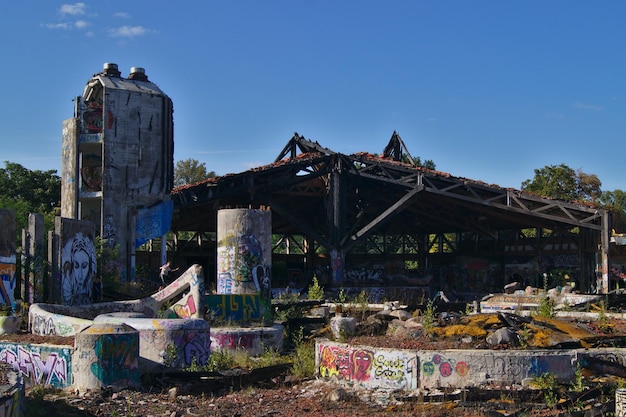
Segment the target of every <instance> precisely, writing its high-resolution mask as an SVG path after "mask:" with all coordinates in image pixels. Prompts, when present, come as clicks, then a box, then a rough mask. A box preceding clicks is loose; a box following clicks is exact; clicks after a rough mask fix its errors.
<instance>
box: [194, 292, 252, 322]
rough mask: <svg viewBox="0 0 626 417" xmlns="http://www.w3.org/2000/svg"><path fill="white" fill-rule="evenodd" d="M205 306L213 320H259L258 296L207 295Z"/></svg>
mask: <svg viewBox="0 0 626 417" xmlns="http://www.w3.org/2000/svg"><path fill="white" fill-rule="evenodd" d="M205 304H206V306H207V308H208V310H209V312H210V313H209V314H210V315H211V318H212V319H214V320H235V321H249V320H256V319H260V318H261V297H260V296H259V294H222V295H208V296H206V298H205Z"/></svg>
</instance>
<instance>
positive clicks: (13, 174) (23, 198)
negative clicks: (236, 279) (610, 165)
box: [0, 157, 626, 233]
mask: <svg viewBox="0 0 626 417" xmlns="http://www.w3.org/2000/svg"><path fill="white" fill-rule="evenodd" d="M413 159H414V162H415V164H416V165H418V166H423V167H425V168H429V169H435V164H434V162H433V161H431V160H426V161H424V162H422V161H421V160H420V159H419V157H416V158H413ZM215 176H216V174H215V172H214V171H208V170H207V167H206V164H205V163H204V162H202V163H201V162H199V161H197V160H196V159H192V158H190V159H185V160H180V161H177V162H176V164H175V167H174V186H175V187H178V186H181V185H185V184H194V183H197V182H200V181H204V180H206V179H207V178H211V177H215ZM521 191H525V192H528V193H532V194H534V195H537V196H541V197H549V198H554V199H559V200H564V201H568V202H574V203H580V204H585V205H592V206H594V207H598V208H603V209H606V210H609V211H611V212H612V214H613V224H612V228H613V229H614V230H616V231H617V232H620V233H621V232H626V192H624V191H623V190H613V191H602V182H601V181H600V179H599V178H598V176H597V175H595V174H588V173H585V172H583V171H582V170H580V169H579V170H574V169H572V168H570V167H569V166H567V165H566V164H560V165H549V166H545V167H543V168H538V169H535V170H534V176H533V178H532V179H528V180H525V181H523V182H522V184H521ZM60 207H61V177H60V176H59V175H57V171H56V170H48V171H41V170H30V169H27V168H25V167H24V166H22V165H20V164H18V163H15V162H9V161H5V162H4V168H0V208H8V209H12V210H14V211H15V216H16V222H17V224H16V229H17V230H21V229H26V228H27V227H28V225H27V222H28V213H40V214H43V215H44V223H45V226H46V230H51V229H52V228H53V225H54V217H55V216H58V215H59V214H60Z"/></svg>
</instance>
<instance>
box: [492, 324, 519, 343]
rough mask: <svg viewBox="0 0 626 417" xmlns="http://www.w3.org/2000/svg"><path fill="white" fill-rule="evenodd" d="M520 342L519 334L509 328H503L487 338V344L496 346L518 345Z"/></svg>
mask: <svg viewBox="0 0 626 417" xmlns="http://www.w3.org/2000/svg"><path fill="white" fill-rule="evenodd" d="M517 342H518V339H517V333H515V332H514V331H513V330H511V329H509V328H508V327H503V328H501V329H498V330H496V331H495V332H493V333H491V334H489V335H488V336H487V343H489V344H490V345H492V346H495V345H516V344H517Z"/></svg>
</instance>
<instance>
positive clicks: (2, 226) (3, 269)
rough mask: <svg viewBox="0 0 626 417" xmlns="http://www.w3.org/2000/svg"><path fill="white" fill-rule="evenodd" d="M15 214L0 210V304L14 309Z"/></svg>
mask: <svg viewBox="0 0 626 417" xmlns="http://www.w3.org/2000/svg"><path fill="white" fill-rule="evenodd" d="M15 273H16V257H15V213H14V212H13V211H12V210H8V209H0V304H3V305H5V306H10V307H11V308H13V309H14V308H15V294H14V292H15V283H16V278H15Z"/></svg>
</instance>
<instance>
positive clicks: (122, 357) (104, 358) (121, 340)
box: [91, 334, 139, 385]
mask: <svg viewBox="0 0 626 417" xmlns="http://www.w3.org/2000/svg"><path fill="white" fill-rule="evenodd" d="M94 351H95V354H96V357H97V361H96V362H93V363H92V364H91V372H92V373H93V375H94V376H95V377H96V378H98V380H100V381H101V382H102V383H103V384H107V385H108V384H113V383H117V382H123V381H128V382H131V383H139V339H138V336H137V334H119V335H115V336H114V337H112V336H110V335H102V336H100V337H99V338H98V339H97V340H96V343H95V349H94Z"/></svg>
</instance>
